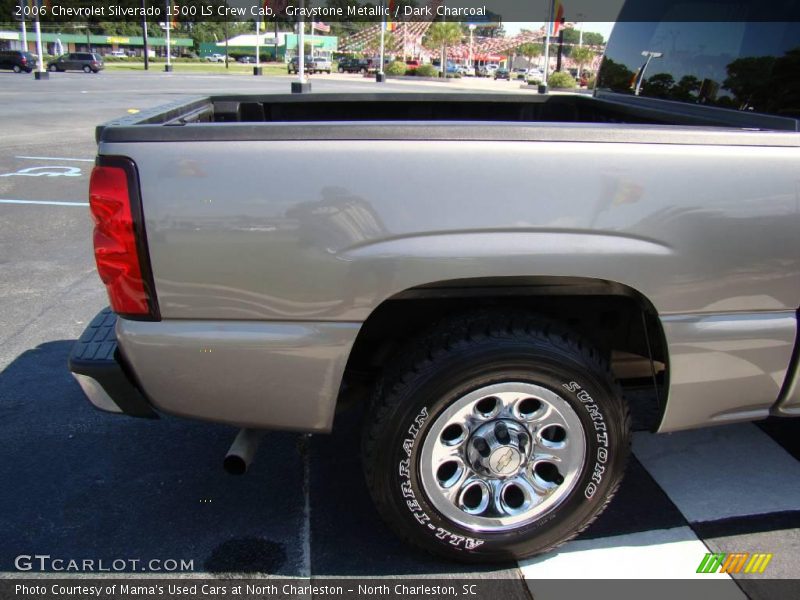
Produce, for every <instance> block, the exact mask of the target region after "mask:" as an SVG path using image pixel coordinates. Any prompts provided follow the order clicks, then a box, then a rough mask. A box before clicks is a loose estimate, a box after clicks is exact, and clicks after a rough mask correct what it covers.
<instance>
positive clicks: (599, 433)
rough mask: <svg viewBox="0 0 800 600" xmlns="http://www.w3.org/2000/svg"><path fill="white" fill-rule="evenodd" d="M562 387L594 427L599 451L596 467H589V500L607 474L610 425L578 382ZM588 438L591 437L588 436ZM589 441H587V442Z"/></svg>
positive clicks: (586, 494) (595, 462)
mask: <svg viewBox="0 0 800 600" xmlns="http://www.w3.org/2000/svg"><path fill="white" fill-rule="evenodd" d="M561 387H562V388H564V389H565V390H566V391H567V392H569V393H570V394H572V395H573V396H574V397H575V399H576V400H578V402H579V403H580V404H581V406H583V408H584V410H585V411H586V413H585V414H586V416H587V417H588V419H589V421H590V422H591V423H592V426H593V427H594V434H595V435H594V442H595V443H596V444H597V450H596V451H595V453H594V465H590V466H589V471H588V472H590V473H591V479H590V481H589V482H588V483H587V484H586V486H585V487H584V489H583V495H584V497H585V498H586V499H587V500H591V499H592V498H594V495H595V494H596V493H597V490H598V489H599V487H600V484H601V483H602V482H603V477H604V476H605V474H606V464H607V463H608V461H609V451H608V448H609V439H608V425H607V423H606V417H605V415H604V414H603V408H602V406H601V405H600V404H598V403H597V402H596V401H595V400H594V398H593V397H592V395H591V394H590V393H589V392H588V391H587V390H586V389H584V387H583V386H581V385H580V384H579V383H578V382H576V381H569V382H567V383H562V384H561ZM587 438H589V436H588V435H587ZM588 441H589V439H587V442H588Z"/></svg>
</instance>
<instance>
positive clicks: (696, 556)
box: [519, 527, 743, 598]
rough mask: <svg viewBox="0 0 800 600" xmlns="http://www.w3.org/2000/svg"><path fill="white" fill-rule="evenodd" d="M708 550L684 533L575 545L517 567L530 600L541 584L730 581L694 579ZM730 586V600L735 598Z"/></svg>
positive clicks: (629, 536) (715, 576) (664, 532)
mask: <svg viewBox="0 0 800 600" xmlns="http://www.w3.org/2000/svg"><path fill="white" fill-rule="evenodd" d="M708 551H709V550H708V549H707V548H706V546H705V544H703V542H702V541H701V540H699V539H698V538H697V536H696V535H695V534H694V532H693V531H692V530H691V529H689V528H688V527H675V528H673V529H660V530H652V531H642V532H638V533H629V534H624V535H618V536H612V537H606V538H597V539H588V540H574V541H572V542H568V543H567V544H565V545H564V546H562V547H561V548H558V549H557V550H555V551H553V552H550V553H549V554H545V555H543V556H537V557H535V558H532V559H528V560H524V561H522V562H521V563H520V565H519V567H520V570H521V571H522V574H523V576H524V577H525V579H526V580H527V583H528V587H529V588H530V589H531V592H532V593H533V597H534V598H539V596H538V595H537V589H536V582H537V580H540V579H695V578H699V579H730V577H729V576H728V575H727V574H725V573H702V574H698V573H697V567H698V565H699V564H700V561H701V560H702V559H703V556H705V554H706V553H707V552H708ZM737 592H738V589H737V587H736V584H735V583H733V582H731V593H732V597H734V596H735V597H738V598H742V597H743V596H742V595H741V593H739V594H737Z"/></svg>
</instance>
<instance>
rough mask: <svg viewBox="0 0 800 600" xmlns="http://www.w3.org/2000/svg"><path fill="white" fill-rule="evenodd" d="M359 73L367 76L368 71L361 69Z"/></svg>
mask: <svg viewBox="0 0 800 600" xmlns="http://www.w3.org/2000/svg"><path fill="white" fill-rule="evenodd" d="M359 73H361V74H362V75H366V74H367V70H366V69H365V68H364V67H361V70H360V71H359Z"/></svg>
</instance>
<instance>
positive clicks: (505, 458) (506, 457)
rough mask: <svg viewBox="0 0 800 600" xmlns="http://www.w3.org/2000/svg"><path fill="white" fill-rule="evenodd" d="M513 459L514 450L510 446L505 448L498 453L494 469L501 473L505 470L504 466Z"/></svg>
mask: <svg viewBox="0 0 800 600" xmlns="http://www.w3.org/2000/svg"><path fill="white" fill-rule="evenodd" d="M513 459H514V451H513V450H512V449H511V448H506V451H505V452H503V453H502V454H500V456H498V457H497V462H496V463H495V466H494V470H495V471H497V472H498V473H502V472H503V471H505V470H506V467H508V465H510V464H511V461H512V460H513Z"/></svg>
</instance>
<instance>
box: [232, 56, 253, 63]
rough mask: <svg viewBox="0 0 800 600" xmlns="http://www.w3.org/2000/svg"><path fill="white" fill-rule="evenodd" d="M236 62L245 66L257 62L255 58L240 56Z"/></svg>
mask: <svg viewBox="0 0 800 600" xmlns="http://www.w3.org/2000/svg"><path fill="white" fill-rule="evenodd" d="M236 62H240V63H245V64H252V63H255V62H256V57H255V56H240V57H239V58H237V59H236Z"/></svg>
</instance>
